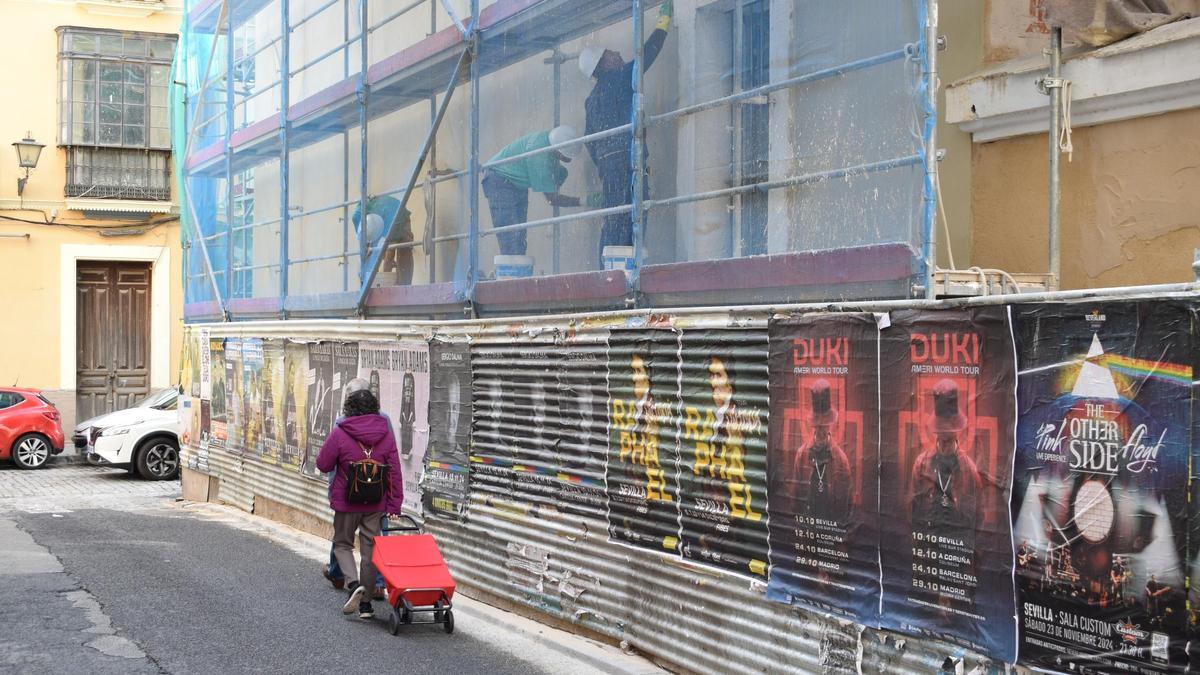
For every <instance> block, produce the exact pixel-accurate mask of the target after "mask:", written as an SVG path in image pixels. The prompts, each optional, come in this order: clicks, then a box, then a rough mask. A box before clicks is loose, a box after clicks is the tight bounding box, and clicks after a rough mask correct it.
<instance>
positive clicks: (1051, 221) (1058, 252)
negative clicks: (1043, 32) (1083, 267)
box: [1038, 26, 1063, 290]
mask: <svg viewBox="0 0 1200 675" xmlns="http://www.w3.org/2000/svg"><path fill="white" fill-rule="evenodd" d="M1047 54H1049V56H1050V75H1049V76H1048V77H1043V78H1041V80H1039V81H1038V88H1039V89H1041V91H1042V93H1044V94H1047V95H1049V96H1050V129H1049V141H1048V144H1049V148H1050V167H1049V168H1050V186H1049V188H1050V189H1049V200H1048V201H1049V214H1048V217H1047V224H1048V227H1049V254H1050V289H1051V290H1058V289H1059V288H1061V286H1062V237H1061V231H1060V230H1061V226H1060V223H1059V202H1060V200H1061V198H1062V184H1061V183H1060V179H1059V152H1058V136H1059V133H1060V131H1061V122H1062V90H1063V79H1062V28H1060V27H1058V26H1055V27H1054V28H1052V29H1051V31H1050V49H1049V51H1048V52H1047Z"/></svg>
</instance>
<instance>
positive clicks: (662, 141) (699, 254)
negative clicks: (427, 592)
mask: <svg viewBox="0 0 1200 675" xmlns="http://www.w3.org/2000/svg"><path fill="white" fill-rule="evenodd" d="M667 6H668V7H669V8H671V9H673V12H672V11H670V9H664V7H663V5H662V3H661V2H659V1H658V0H654V1H639V2H636V3H635V2H629V1H619V0H618V1H611V0H469V1H468V0H378V1H377V0H370V1H369V2H368V0H301V1H294V0H293V1H291V2H289V1H286V0H195V1H189V2H188V3H187V12H186V18H185V22H184V31H183V39H182V42H181V49H180V50H179V55H178V57H177V58H178V59H179V62H178V63H177V64H176V79H177V80H181V81H182V82H183V84H184V87H185V89H186V97H185V99H184V103H183V104H182V105H183V106H184V110H183V118H184V119H185V120H186V133H183V134H176V142H175V144H176V148H175V152H176V153H177V155H178V156H179V157H180V158H181V160H180V164H181V165H182V171H181V173H182V184H183V185H182V188H183V190H182V192H183V201H184V209H183V211H184V220H185V228H184V232H185V240H184V247H185V289H186V298H185V302H186V309H185V314H186V317H187V319H188V320H189V321H198V320H211V319H214V318H220V319H242V318H266V317H293V316H334V317H344V316H367V315H371V316H403V315H410V316H418V315H423V316H437V317H454V316H463V315H464V313H466V314H467V315H472V314H498V313H510V314H511V313H538V312H545V311H561V310H571V309H612V308H624V307H654V306H660V305H665V304H671V305H676V306H678V305H685V304H693V305H695V304H745V303H749V302H796V301H805V300H826V299H828V300H845V299H886V298H910V297H918V296H924V295H927V294H929V293H930V292H931V289H932V288H933V285H932V284H931V282H930V275H931V273H932V271H933V267H934V266H933V264H932V261H933V260H934V255H935V251H934V235H933V222H934V213H935V211H936V201H935V200H936V196H935V192H936V191H935V185H936V170H937V166H936V165H937V151H936V142H935V138H934V129H935V124H936V105H935V103H936V99H935V92H936V82H937V49H936V48H933V49H931V48H930V46H933V45H936V44H937V3H936V0H907V1H904V2H899V3H890V4H888V5H887V6H886V7H885V6H881V5H880V4H879V3H876V2H869V1H867V0H853V1H848V2H840V1H838V2H835V1H833V0H820V1H818V2H813V3H795V2H788V1H784V0H676V1H675V2H673V3H668V5H667ZM664 15H666V16H667V20H668V25H669V28H668V29H666V30H667V31H668V37H667V38H666V41H665V44H666V47H664V46H663V44H664V41H663V39H662V37H661V36H659V35H658V32H659V30H660V29H661V27H662V26H663V24H662V16H664ZM648 24H650V26H648ZM626 39H628V40H629V43H631V45H632V48H631V49H630V50H629V51H630V53H631V57H630V60H629V63H630V64H645V65H644V67H632V66H629V67H628V70H629V72H630V74H631V78H630V82H629V88H630V90H631V91H630V92H629V94H630V100H631V105H630V106H629V110H628V115H627V116H626V117H625V120H624V122H623V123H622V124H615V125H614V124H608V125H603V124H602V125H599V126H600V128H599V129H593V130H592V132H591V133H583V134H579V133H576V134H575V137H572V138H570V139H569V140H566V141H564V142H559V143H548V142H543V143H541V144H540V146H539V147H535V148H533V149H531V150H529V151H526V152H518V153H515V154H513V153H509V154H508V156H505V157H503V158H495V157H494V155H495V153H496V151H497V150H498V149H500V148H502V147H505V146H507V145H508V144H509V143H510V142H511V141H513V140H514V139H516V138H517V137H519V136H524V135H525V134H527V133H530V132H539V131H541V132H544V131H546V130H548V129H551V128H555V127H559V126H560V125H567V126H572V127H575V128H578V129H584V128H585V127H587V126H592V127H595V126H596V125H595V124H593V123H592V122H593V121H592V120H591V119H585V115H584V112H583V111H584V108H585V106H584V102H583V100H584V98H585V95H586V94H587V93H588V90H589V89H591V87H592V86H593V84H592V82H591V79H590V78H587V77H585V74H584V73H582V72H581V70H580V69H578V68H576V67H575V66H576V65H577V63H578V61H579V55H580V53H581V52H582V51H584V50H585V49H586V48H589V47H599V46H605V47H607V46H611V47H614V48H615V47H620V46H622V45H623V44H625V45H628V44H629V43H627V42H625V40H626ZM647 40H649V41H650V42H647ZM655 40H658V42H657V43H656V42H655ZM648 45H653V46H651V47H649V48H650V49H651V50H653V53H650V54H648V53H647V52H646V50H647V48H648ZM614 51H616V50H614ZM655 56H657V57H658V65H653V64H654V63H655V60H654V59H655ZM606 58H609V57H607V56H606ZM617 58H618V60H619V61H620V62H621V64H622V65H624V60H623V58H621V57H617ZM604 67H607V66H604ZM595 86H596V87H597V88H598V87H599V85H595ZM459 89H465V91H464V92H459V91H458V90H459ZM606 139H607V140H608V141H609V142H608V143H607V144H605V143H603V141H605V140H606ZM625 144H627V145H625ZM601 145H605V147H613V146H616V147H617V148H619V149H622V155H623V156H624V155H627V160H628V173H629V176H630V178H631V181H632V185H630V186H628V187H629V189H628V193H629V195H630V198H629V199H627V200H626V201H625V203H614V200H613V199H612V198H611V193H612V192H613V188H612V186H611V185H610V184H605V183H604V181H603V179H602V178H601V177H600V176H599V175H598V172H596V171H595V170H594V167H593V166H592V165H593V164H594V163H596V162H597V161H598V160H596V158H595V156H594V155H595V153H594V152H593V150H594V148H595V147H599V146H601ZM581 147H586V148H587V149H588V151H587V152H578V155H579V156H578V157H576V158H575V159H574V160H573V161H572V162H570V163H566V164H563V166H564V167H566V168H567V169H569V176H568V175H567V174H566V173H565V172H564V174H563V175H564V176H567V177H566V178H564V181H565V182H563V183H562V187H564V188H566V189H568V190H570V191H573V192H575V193H576V194H578V196H580V197H581V198H582V197H592V198H590V199H582V200H581V201H582V202H584V203H590V204H593V206H583V205H582V204H581V206H580V207H579V208H572V207H570V206H567V207H564V206H562V204H560V203H552V204H549V205H548V206H546V207H545V208H543V207H542V204H541V202H540V200H539V199H536V198H529V199H528V202H527V203H526V204H525V212H524V214H523V215H524V218H521V219H519V222H516V223H514V224H511V225H508V226H506V227H503V228H496V227H493V226H491V225H490V224H491V222H492V216H493V214H495V213H496V208H497V205H496V203H494V202H493V200H492V199H491V198H490V197H489V196H488V195H486V194H484V188H483V187H481V181H482V180H483V179H484V177H485V176H487V175H494V174H496V173H497V170H502V169H503V168H504V167H506V166H517V165H524V163H528V162H530V161H531V160H535V161H539V162H542V163H543V164H545V161H544V160H545V159H546V158H547V156H549V157H553V158H557V159H559V160H565V157H564V156H569V155H571V154H574V153H575V152H576V151H577V150H579V149H580V148H581ZM624 148H628V151H627V152H626V151H625V150H624ZM489 158H490V159H489ZM610 183H611V181H610ZM617 187H619V188H622V189H624V186H617ZM417 193H420V194H421V195H422V197H423V199H418V198H417V197H416V196H417ZM386 198H392V199H393V200H394V201H391V202H388V201H386ZM388 204H390V209H385V208H384V206H385V205H388ZM489 207H490V208H489ZM533 207H536V212H535V211H534V210H533ZM379 213H383V214H385V215H386V216H387V217H386V222H384V223H383V227H382V230H381V231H376V232H372V231H371V228H370V227H368V225H369V223H371V222H374V221H371V220H370V216H371V215H372V214H379ZM364 214H365V215H364ZM530 214H533V215H530ZM624 220H627V221H628V227H629V229H630V230H631V236H629V237H628V242H618V243H628V244H630V245H631V246H632V261H631V263H630V264H629V265H628V266H627V268H625V269H604V268H603V263H602V261H601V256H600V252H601V251H600V249H599V247H598V246H596V245H593V242H595V243H596V244H599V245H603V241H602V240H601V239H600V236H601V235H599V233H600V231H601V230H606V229H607V228H609V227H610V225H611V224H614V223H615V224H616V225H617V230H619V227H620V225H621V224H622V223H623V221H624ZM518 232H529V233H531V234H532V235H533V236H531V237H530V243H529V245H528V246H529V249H530V251H529V252H530V254H531V256H530V257H531V259H532V260H535V261H536V262H534V263H531V266H532V267H533V272H532V274H528V270H527V271H526V272H525V273H522V274H517V275H506V274H501V273H500V269H499V267H498V266H497V265H496V261H498V260H499V258H496V257H494V256H493V255H489V254H491V253H492V251H493V249H494V248H495V247H496V245H497V244H496V238H497V237H496V235H497V234H501V233H502V234H504V235H506V236H507V235H513V234H515V233H518ZM603 236H607V235H603ZM418 256H419V257H418ZM404 261H407V262H404ZM385 265H389V266H390V267H391V268H393V269H389V270H387V271H386V272H385V273H384V274H382V275H381V274H380V270H381V269H382V268H383V267H384V266H385ZM405 276H407V277H408V278H404V277H405ZM385 277H386V278H385Z"/></svg>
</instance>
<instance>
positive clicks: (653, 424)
mask: <svg viewBox="0 0 1200 675" xmlns="http://www.w3.org/2000/svg"><path fill="white" fill-rule="evenodd" d="M680 349H681V343H680V333H679V332H677V331H672V330H661V329H646V330H613V331H611V332H610V333H609V336H608V359H607V360H608V393H609V399H608V457H607V463H606V466H605V486H606V491H607V494H608V514H607V520H608V536H609V540H610V541H613V542H616V543H621V544H626V545H629V546H634V547H637V548H642V549H646V550H650V551H656V552H659V553H666V554H671V555H678V554H679V553H680V542H679V493H678V486H677V483H676V480H675V476H674V474H675V472H676V471H677V467H678V462H679V454H678V444H677V439H676V437H675V435H676V433H677V430H678V426H677V423H676V420H678V418H679V416H680V413H681V410H680V407H681V406H680V393H679V387H680V376H681V371H680V353H679V352H680Z"/></svg>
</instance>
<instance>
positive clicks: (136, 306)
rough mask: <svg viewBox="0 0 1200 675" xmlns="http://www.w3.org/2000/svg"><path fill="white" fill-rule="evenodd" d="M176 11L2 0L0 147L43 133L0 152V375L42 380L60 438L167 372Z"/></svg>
mask: <svg viewBox="0 0 1200 675" xmlns="http://www.w3.org/2000/svg"><path fill="white" fill-rule="evenodd" d="M181 11H182V3H177V2H173V1H170V0H168V1H161V2H160V1H145V0H124V1H110V0H78V1H73V0H0V20H2V21H3V23H4V26H5V30H4V39H3V40H0V59H2V60H3V62H4V63H5V64H6V67H5V68H3V69H0V91H3V92H5V105H4V106H0V145H7V144H10V143H27V142H29V141H32V142H33V143H36V144H42V145H44V148H42V149H41V153H40V156H39V157H38V161H37V165H36V167H35V168H32V169H29V170H28V171H27V170H26V169H25V168H22V167H21V166H20V163H19V160H18V157H19V153H18V152H16V151H15V150H16V146H14V149H5V150H4V152H3V153H0V289H2V290H0V308H2V309H3V313H4V320H3V321H2V322H0V385H3V386H10V385H16V386H21V387H33V388H37V389H41V390H43V391H44V392H45V393H46V395H47V397H48V398H50V399H51V400H52V401H53V402H54V403H55V404H56V405H57V406H58V407H59V409H60V410H61V411H62V413H63V418H64V419H63V426H64V427H65V428H66V431H67V433H68V435H69V434H70V430H71V427H72V426H73V424H74V422H75V421H76V420H82V419H84V418H86V417H89V416H91V415H93V414H98V413H100V412H103V411H106V410H110V409H114V408H120V407H124V406H125V405H128V403H129V402H131V401H132V400H135V399H136V398H138V397H140V395H143V394H144V393H146V392H148V391H151V390H154V389H157V388H161V387H167V386H171V385H172V384H173V383H174V381H175V379H176V373H177V372H178V359H179V357H178V354H179V351H180V349H179V345H180V339H181V334H182V320H181V316H182V302H183V300H182V290H181V285H180V283H179V275H180V268H181V251H180V236H179V221H178V199H177V196H176V195H175V190H174V188H173V185H174V176H173V175H172V173H173V172H172V171H171V161H170V159H171V156H170V125H169V119H170V118H169V112H168V106H167V89H168V85H169V81H170V64H171V58H172V54H173V51H174V46H175V41H176V39H177V34H178V30H179V24H180V19H181ZM26 139H28V141H27V140H26ZM22 179H24V185H23V186H21V185H19V182H20V181H21V180H22ZM69 443H70V441H69V440H68V445H69Z"/></svg>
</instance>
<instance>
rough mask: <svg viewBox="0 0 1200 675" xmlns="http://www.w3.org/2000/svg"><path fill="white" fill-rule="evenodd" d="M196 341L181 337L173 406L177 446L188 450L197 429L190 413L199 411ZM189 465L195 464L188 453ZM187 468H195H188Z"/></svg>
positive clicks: (189, 335) (188, 337) (187, 336)
mask: <svg viewBox="0 0 1200 675" xmlns="http://www.w3.org/2000/svg"><path fill="white" fill-rule="evenodd" d="M196 343H197V340H196V339H194V338H193V336H192V335H191V334H190V333H189V334H185V335H184V336H183V349H182V352H181V353H180V358H179V389H178V399H177V403H176V406H175V416H176V424H177V425H178V428H179V445H180V447H181V448H190V447H192V446H193V445H195V443H196V439H195V438H194V435H195V434H196V433H198V432H197V428H196V426H195V425H194V424H192V411H193V410H199V409H200V405H199V403H200V401H199V398H200V397H199V395H198V394H199V391H200V363H199V355H198V354H197V353H196ZM188 454H189V457H188V463H189V465H191V464H193V463H194V462H195V459H194V458H193V457H191V453H190V452H189V453H188ZM189 468H195V467H194V466H189Z"/></svg>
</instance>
